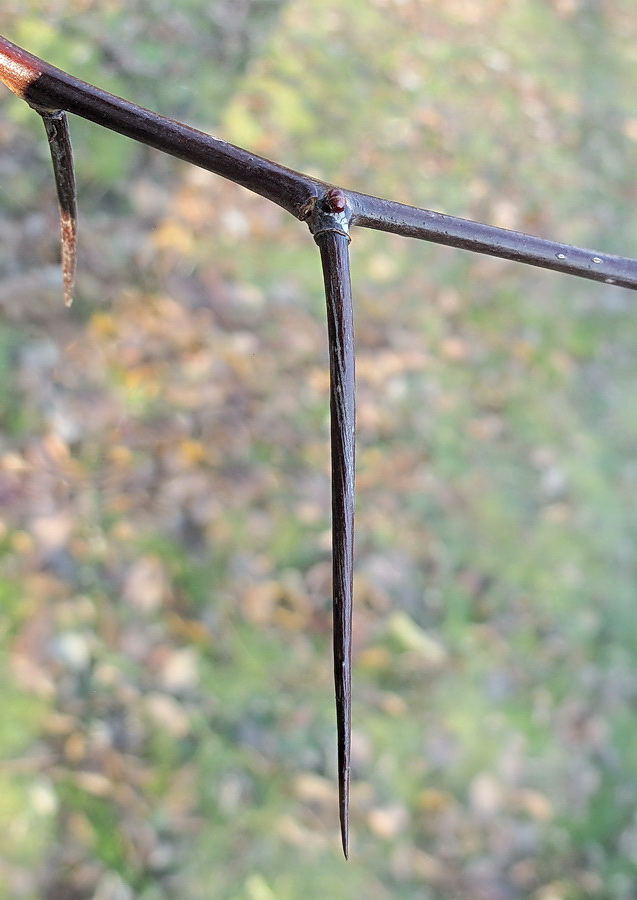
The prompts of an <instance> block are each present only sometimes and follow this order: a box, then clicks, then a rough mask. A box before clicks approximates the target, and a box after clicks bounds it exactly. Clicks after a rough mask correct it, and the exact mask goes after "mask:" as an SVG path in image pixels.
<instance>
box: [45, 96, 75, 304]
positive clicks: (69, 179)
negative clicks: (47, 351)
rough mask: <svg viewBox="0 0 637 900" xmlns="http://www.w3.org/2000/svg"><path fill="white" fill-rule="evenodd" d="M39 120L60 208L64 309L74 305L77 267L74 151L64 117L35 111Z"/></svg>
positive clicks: (53, 113) (54, 112) (60, 112)
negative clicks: (46, 143) (47, 143)
mask: <svg viewBox="0 0 637 900" xmlns="http://www.w3.org/2000/svg"><path fill="white" fill-rule="evenodd" d="M35 109H36V111H37V112H38V113H39V114H40V116H41V117H42V121H43V122H44V127H45V129H46V136H47V138H48V141H49V147H50V149H51V160H52V162H53V174H54V175H55V186H56V188H57V195H58V204H59V207H60V233H61V238H62V279H63V282H64V305H65V306H67V307H68V306H70V305H71V304H72V303H73V287H74V285H75V270H76V267H77V198H76V191H75V172H74V169H73V151H72V149H71V137H70V134H69V126H68V121H67V118H66V113H64V112H63V111H62V110H57V111H51V110H43V109H38V108H37V107H35Z"/></svg>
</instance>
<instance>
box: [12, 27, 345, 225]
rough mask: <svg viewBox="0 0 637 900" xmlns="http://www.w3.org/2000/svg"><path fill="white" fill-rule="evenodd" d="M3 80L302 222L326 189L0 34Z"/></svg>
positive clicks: (40, 104) (45, 105)
mask: <svg viewBox="0 0 637 900" xmlns="http://www.w3.org/2000/svg"><path fill="white" fill-rule="evenodd" d="M0 80H2V81H3V82H4V83H5V84H6V85H7V87H8V88H10V89H11V90H12V91H13V92H14V93H15V94H17V95H18V97H21V98H22V99H23V100H26V101H27V103H29V104H31V105H32V106H34V107H36V108H38V109H45V110H46V109H48V110H65V111H66V112H70V113H75V115H78V116H81V117H82V118H84V119H88V120H90V121H91V122H95V123H96V124H97V125H102V126H104V127H105V128H110V129H111V131H117V132H119V133H120V134H123V135H125V136H126V137H129V138H132V139H133V140H134V141H139V142H140V143H142V144H148V146H150V147H154V148H155V149H156V150H162V151H163V152H164V153H169V154H170V155H171V156H175V157H177V159H183V160H185V161H186V162H189V163H192V164H193V165H195V166H199V167H200V168H202V169H208V170H209V171H210V172H214V173H215V174H216V175H221V176H222V177H223V178H227V179H228V180H229V181H234V182H235V183H236V184H240V185H242V187H245V188H248V190H250V191H253V192H254V193H256V194H260V195H261V196H262V197H265V198H266V199H267V200H272V202H273V203H276V204H277V205H278V206H281V207H283V209H285V210H287V212H289V213H292V215H293V216H296V217H297V218H303V217H304V213H303V210H304V209H305V205H306V204H307V203H308V201H309V200H310V198H311V197H316V196H318V195H319V194H321V193H323V191H324V190H325V188H326V187H327V185H325V184H323V182H321V181H318V180H317V179H315V178H310V177H309V176H308V175H302V174H301V173H300V172H295V171H293V170H292V169H288V168H286V167H285V166H281V165H279V164H278V163H275V162H271V161H270V160H269V159H265V158H264V157H262V156H257V155H256V154H254V153H249V152H248V151H247V150H243V149H242V148H241V147H235V146H234V144H228V143H226V141H222V140H219V139H218V138H215V137H212V136H211V135H209V134H205V133H204V132H203V131H198V130H197V129H196V128H191V127H189V126H188V125H182V124H181V122H176V121H175V120H174V119H168V118H166V117H165V116H160V115H158V114H157V113H154V112H151V111H150V110H148V109H144V107H143V106H137V105H136V104H135V103H131V102H130V101H128V100H124V99H122V98H121V97H116V96H115V95H114V94H109V93H108V92H107V91H103V90H101V89H100V88H97V87H94V86H93V85H92V84H88V83H87V82H85V81H80V80H79V79H77V78H73V76H72V75H68V74H67V73H66V72H63V71H62V70H61V69H57V68H55V66H52V65H50V64H49V63H47V62H44V60H41V59H39V58H38V57H37V56H32V55H31V54H30V53H27V52H26V51H25V50H23V49H22V48H21V47H17V46H16V45H15V44H12V43H11V41H8V40H7V39H6V38H4V37H2V36H0Z"/></svg>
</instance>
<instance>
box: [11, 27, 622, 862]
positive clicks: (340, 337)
mask: <svg viewBox="0 0 637 900" xmlns="http://www.w3.org/2000/svg"><path fill="white" fill-rule="evenodd" d="M0 81H3V82H4V83H5V84H6V86H7V87H8V88H9V89H10V90H12V91H13V92H14V93H15V94H16V95H17V96H18V97H20V98H21V99H23V100H26V102H27V103H29V104H30V105H31V106H32V107H33V108H34V109H35V110H36V111H37V112H38V113H39V115H40V116H41V117H42V119H43V121H44V125H45V128H46V132H47V137H48V140H49V145H50V148H51V158H52V160H53V169H54V174H55V180H56V186H57V192H58V202H59V207H60V221H61V233H62V268H63V277H64V298H65V302H66V304H67V305H69V304H70V302H71V299H72V292H73V280H74V274H75V266H76V232H77V225H76V199H75V179H74V175H73V158H72V152H71V144H70V139H69V133H68V124H67V120H66V113H67V112H70V113H73V114H75V115H78V116H82V117H83V118H85V119H88V120H90V121H92V122H95V123H96V124H98V125H101V126H103V127H105V128H110V129H111V130H113V131H117V132H119V133H120V134H123V135H126V136H127V137H129V138H131V139H133V140H135V141H139V142H141V143H144V144H147V145H149V146H151V147H154V148H155V149H157V150H161V151H163V152H165V153H169V154H171V155H172V156H175V157H177V158H178V159H182V160H185V161H187V162H189V163H192V164H193V165H196V166H200V167H201V168H203V169H207V170H208V171H211V172H214V173H216V174H217V175H220V176H221V177H223V178H226V179H229V180H230V181H233V182H235V183H236V184H240V185H242V186H243V187H245V188H247V189H248V190H251V191H253V192H254V193H256V194H259V195H261V196H262V197H265V198H266V199H267V200H270V201H272V202H273V203H276V204H277V205H278V206H280V207H282V208H283V209H285V210H287V212H289V213H291V214H292V215H293V216H295V217H296V218H297V219H300V220H301V221H305V222H306V223H307V224H308V226H309V229H310V232H311V233H312V235H313V236H314V240H315V241H316V243H317V244H318V247H319V250H320V256H321V262H322V268H323V279H324V284H325V296H326V302H327V323H328V338H329V351H330V410H331V448H332V526H333V527H332V551H333V553H332V555H333V589H332V590H333V612H334V679H335V693H336V719H337V735H338V780H339V813H340V820H341V838H342V844H343V851H344V853H345V856H346V857H347V855H348V827H349V826H348V819H349V780H350V729H351V640H352V583H353V555H354V456H355V453H354V445H355V381H354V334H353V313H352V292H351V283H350V270H349V242H350V228H351V227H352V226H359V227H363V228H373V229H376V230H379V231H386V232H392V233H394V234H400V235H403V236H405V237H412V238H417V239H420V240H425V241H432V242H434V243H438V244H445V245H447V246H450V247H457V248H460V249H463V250H471V251H473V252H476V253H484V254H488V255H490V256H497V257H500V258H502V259H508V260H514V261H516V262H520V263H526V264H528V265H533V266H539V267H541V268H545V269H552V270H554V271H557V272H564V273H566V274H570V275H575V276H577V277H580V278H588V279H591V280H593V281H598V282H602V283H606V284H614V285H617V286H620V287H624V288H628V289H630V290H637V260H635V259H629V258H626V257H620V256H612V255H610V254H607V253H601V252H597V251H594V250H586V249H583V248H580V247H572V246H569V245H568V244H560V243H556V242H554V241H548V240H545V239H544V238H540V237H535V236H533V235H528V234H522V233H519V232H516V231H510V230H508V229H505V228H497V227H495V226H493V225H485V224H482V223H478V222H470V221H467V220H466V219H459V218H456V217H454V216H447V215H444V214H443V213H438V212H433V211H432V210H426V209H418V208H416V207H413V206H406V205H405V204H402V203H397V202H395V201H391V200H383V199H381V198H379V197H373V196H371V195H369V194H362V193H358V192H355V191H345V190H343V189H342V188H340V187H335V186H333V185H330V184H328V183H326V182H323V181H320V180H319V179H316V178H312V177H310V176H308V175H304V174H303V173H301V172H295V171H294V170H292V169H288V168H286V167H285V166H282V165H280V164H279V163H276V162H273V161H271V160H268V159H265V158H264V157H261V156H257V155H256V154H254V153H250V152H248V151H247V150H244V149H242V148H241V147H236V146H234V145H233V144H228V143H226V142H225V141H222V140H220V139H219V138H215V137H213V136H212V135H209V134H205V133H203V132H201V131H197V130H196V129H194V128H190V127H189V126H187V125H183V124H182V123H180V122H176V121H174V120H173V119H168V118H166V117H164V116H160V115H158V114H157V113H154V112H151V111H150V110H147V109H144V108H143V107H140V106H136V105H135V104H134V103H131V102H129V101H128V100H124V99H122V98H121V97H115V96H114V95H112V94H108V93H107V92H106V91H103V90H101V89H100V88H97V87H95V86H94V85H91V84H87V83H86V82H83V81H79V80H78V79H76V78H73V77H72V76H71V75H68V74H67V73H66V72H63V71H61V70H60V69H57V68H55V67H54V66H52V65H50V64H49V63H47V62H44V61H43V60H41V59H38V58H37V57H35V56H33V55H32V54H30V53H28V52H27V51H26V50H23V49H22V48H21V47H18V46H16V45H15V44H13V43H11V42H10V41H8V40H7V39H6V38H3V37H2V36H0Z"/></svg>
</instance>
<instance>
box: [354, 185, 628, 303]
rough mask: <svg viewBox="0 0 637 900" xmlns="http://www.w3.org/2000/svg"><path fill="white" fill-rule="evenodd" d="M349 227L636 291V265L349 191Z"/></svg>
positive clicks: (624, 260) (598, 253)
mask: <svg viewBox="0 0 637 900" xmlns="http://www.w3.org/2000/svg"><path fill="white" fill-rule="evenodd" d="M347 197H348V200H349V202H350V203H351V204H352V208H353V213H354V214H353V218H352V225H362V226H363V227H365V228H375V229H377V230H378V231H391V232H394V234H401V235H403V236H404V237H412V238H419V239H420V240H423V241H432V242H433V243H435V244H445V245H446V246H448V247H458V248H460V249H462V250H472V251H474V252H475V253H485V254H487V255H489V256H497V257H500V258H501V259H510V260H513V261H515V262H521V263H526V264H527V265H532V266H540V267H541V268H543V269H553V270H554V271H556V272H563V273H565V274H566V275H577V276H579V277H580V278H590V279H591V280H592V281H603V282H605V283H606V284H616V285H619V286H620V287H625V288H630V289H631V290H637V260H634V259H627V258H626V257H623V256H612V255H611V254H609V253H600V252H598V251H596V250H586V249H583V248H581V247H572V246H571V245H570V244H558V243H556V242H555V241H547V240H545V239H544V238H539V237H534V236H533V235H530V234H523V233H522V232H519V231H510V230H509V229H508V228H497V227H496V226H495V225H483V224H482V223H479V222H471V221H469V220H468V219H459V218H456V217H455V216H447V215H444V214H443V213H437V212H432V211H431V210H428V209H418V208H417V207H415V206H405V205H404V204H402V203H396V202H395V201H393V200H381V199H380V198H379V197H371V196H369V195H368V194H358V193H356V192H354V191H350V192H348V194H347Z"/></svg>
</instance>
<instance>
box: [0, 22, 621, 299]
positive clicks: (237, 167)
mask: <svg viewBox="0 0 637 900" xmlns="http://www.w3.org/2000/svg"><path fill="white" fill-rule="evenodd" d="M0 80H2V81H4V83H5V84H6V85H7V87H9V88H10V89H11V90H12V91H14V93H16V94H17V95H18V96H19V97H21V98H22V99H23V100H26V101H27V102H28V103H31V104H32V105H33V106H36V107H40V108H44V109H50V110H66V111H67V112H71V113H75V114H76V115H79V116H82V117H83V118H85V119H89V120H90V121H92V122H96V123H97V124H98V125H102V126H104V127H105V128H110V129H111V130H112V131H118V132H119V133H120V134H124V135H126V136H127V137H130V138H132V139H133V140H136V141H140V142H141V143H144V144H148V145H149V146H151V147H155V148H156V149H157V150H163V151H164V152H165V153H169V154H170V155H171V156H175V157H177V158H178V159H183V160H185V161H186V162H190V163H192V164H193V165H196V166H200V167H201V168H203V169H207V170H209V171H210V172H214V173H216V174H217V175H221V176H222V177H223V178H227V179H229V180H230V181H234V182H235V183H236V184H240V185H242V186H243V187H245V188H247V189H248V190H251V191H253V192H254V193H256V194H260V195H261V196H262V197H265V198H266V199H268V200H271V201H272V202H273V203H276V204H277V205H278V206H281V207H282V208H283V209H285V210H287V212H289V213H291V214H292V215H293V216H295V217H296V218H299V219H305V218H307V216H308V215H309V212H310V207H309V206H308V204H309V203H310V201H313V200H314V199H315V198H317V197H319V196H322V195H323V194H324V192H325V191H326V190H327V189H328V188H329V187H330V185H329V184H328V183H327V182H323V181H320V180H318V179H316V178H311V177H310V176H309V175H304V174H302V173H301V172H295V171H294V170H292V169H288V168H286V167H285V166H281V165H279V164H278V163H275V162H272V161H271V160H268V159H265V158H264V157H262V156H257V155H256V154H254V153H249V152H248V151H247V150H243V149H242V148H240V147H235V146H234V145H233V144H228V143H226V142H225V141H222V140H219V139H218V138H215V137H212V136H211V135H208V134H205V133H203V132H201V131H197V130H196V129H194V128H190V127H188V126H187V125H182V124H181V123H180V122H175V121H174V120H173V119H168V118H165V117H164V116H160V115H158V114H157V113H154V112H150V110H147V109H144V108H143V107H140V106H136V105H135V104H134V103H130V102H129V101H128V100H123V99H122V98H121V97H115V96H114V95H112V94H109V93H107V92H106V91H102V90H100V89H99V88H96V87H94V86H93V85H90V84H87V83H86V82H84V81H79V80H78V79H77V78H73V77H72V76H71V75H67V74H66V72H63V71H61V70H60V69H56V68H55V67H54V66H51V65H50V64H49V63H46V62H44V61H43V60H41V59H38V57H36V56H32V55H31V54H30V53H27V51H26V50H22V49H21V48H20V47H17V46H16V45H15V44H12V43H11V42H10V41H8V40H7V39H6V38H3V37H1V36H0ZM344 193H345V196H346V198H347V200H348V202H349V204H350V206H351V208H352V213H353V216H352V225H358V226H362V227H364V228H375V229H378V230H380V231H391V232H394V233H395V234H401V235H404V236H405V237H414V238H420V239H421V240H427V241H433V242H434V243H437V244H445V245H447V246H449V247H459V248H462V249H464V250H472V251H474V252H476V253H485V254H487V255H489V256H498V257H500V258H502V259H510V260H514V261H516V262H521V263H527V264H529V265H533V266H540V267H542V268H545V269H553V270H554V271H556V272H564V273H565V274H567V275H576V276H578V277H580V278H588V279H591V280H593V281H601V282H606V283H607V284H616V285H619V286H620V287H625V288H630V289H631V290H637V260H634V259H628V258H625V257H621V256H612V255H610V254H607V253H601V252H598V251H595V250H586V249H581V248H578V247H572V246H570V245H568V244H559V243H555V242H553V241H547V240H544V239H543V238H539V237H533V236H532V235H528V234H522V233H520V232H517V231H510V230H508V229H506V228H496V227H495V226H493V225H483V224H479V223H477V222H471V221H468V220H466V219H459V218H456V217H454V216H447V215H445V214H443V213H438V212H432V211H430V210H425V209H417V208H415V207H412V206H406V205H404V204H402V203H397V202H395V201H393V200H382V199H380V198H379V197H373V196H370V195H369V194H361V193H358V192H356V191H344Z"/></svg>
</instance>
